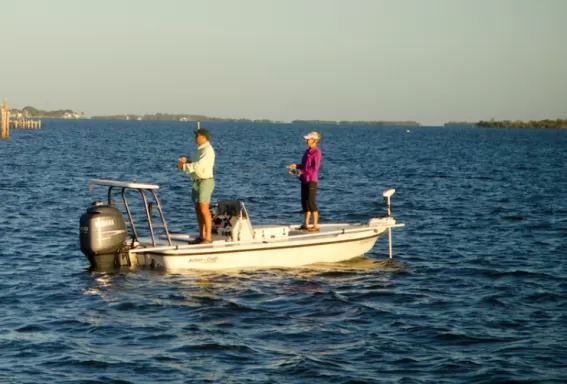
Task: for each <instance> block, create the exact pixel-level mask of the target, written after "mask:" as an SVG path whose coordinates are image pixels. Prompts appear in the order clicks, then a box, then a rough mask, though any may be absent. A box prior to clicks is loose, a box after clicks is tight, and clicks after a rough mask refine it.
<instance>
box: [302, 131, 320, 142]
mask: <svg viewBox="0 0 567 384" xmlns="http://www.w3.org/2000/svg"><path fill="white" fill-rule="evenodd" d="M303 138H304V139H305V140H309V139H315V140H319V139H321V135H320V134H319V133H318V132H309V133H308V134H307V135H305V136H303Z"/></svg>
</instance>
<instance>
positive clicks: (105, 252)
mask: <svg viewBox="0 0 567 384" xmlns="http://www.w3.org/2000/svg"><path fill="white" fill-rule="evenodd" d="M80 233H81V235H80V236H81V251H82V252H83V253H84V254H85V256H87V258H88V259H89V262H90V263H91V266H92V267H97V268H108V267H114V265H115V261H114V260H115V259H116V258H117V257H116V256H117V255H118V253H119V252H120V249H121V248H122V247H123V245H124V241H125V240H126V238H127V236H128V231H127V230H126V223H125V222H124V218H123V217H122V213H121V212H120V211H119V210H118V209H116V208H114V207H111V206H108V205H102V203H101V202H95V203H93V206H92V207H90V208H89V209H87V212H86V213H85V214H83V215H82V216H81V228H80Z"/></svg>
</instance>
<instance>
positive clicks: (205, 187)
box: [191, 179, 215, 203]
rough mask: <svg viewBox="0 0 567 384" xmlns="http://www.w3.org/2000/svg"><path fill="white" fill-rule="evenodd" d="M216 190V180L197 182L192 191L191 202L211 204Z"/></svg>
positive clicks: (194, 183)
mask: <svg viewBox="0 0 567 384" xmlns="http://www.w3.org/2000/svg"><path fill="white" fill-rule="evenodd" d="M213 189H215V180H214V179H205V180H195V181H194V182H193V190H192V191H191V200H193V202H194V203H210V202H211V196H212V195H213Z"/></svg>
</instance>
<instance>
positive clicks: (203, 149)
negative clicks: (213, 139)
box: [183, 142, 215, 180]
mask: <svg viewBox="0 0 567 384" xmlns="http://www.w3.org/2000/svg"><path fill="white" fill-rule="evenodd" d="M190 161H191V162H190V163H185V164H183V170H184V171H185V172H187V173H188V174H189V176H191V179H193V180H201V179H211V178H212V177H213V168H214V166H215V150H214V149H213V146H212V145H211V143H209V142H206V143H205V144H201V145H199V146H198V147H197V149H196V150H195V152H193V153H192V154H191V159H190Z"/></svg>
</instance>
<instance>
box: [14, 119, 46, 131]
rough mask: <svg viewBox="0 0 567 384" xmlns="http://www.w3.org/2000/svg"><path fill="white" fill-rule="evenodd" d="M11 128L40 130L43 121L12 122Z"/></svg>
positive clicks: (25, 120) (21, 120) (24, 120)
mask: <svg viewBox="0 0 567 384" xmlns="http://www.w3.org/2000/svg"><path fill="white" fill-rule="evenodd" d="M10 127H11V128H16V129H40V128H41V120H27V119H18V120H10Z"/></svg>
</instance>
